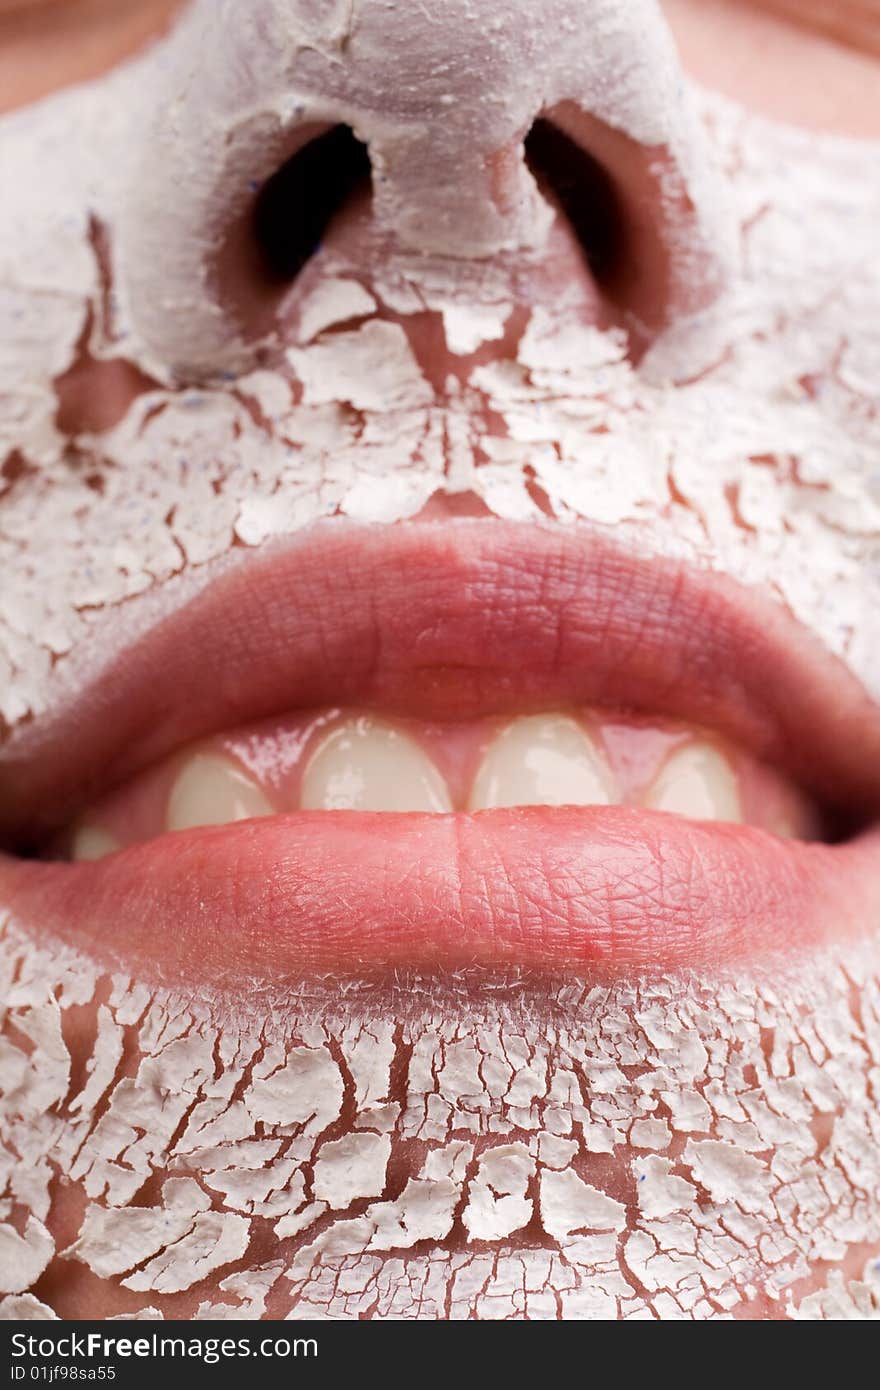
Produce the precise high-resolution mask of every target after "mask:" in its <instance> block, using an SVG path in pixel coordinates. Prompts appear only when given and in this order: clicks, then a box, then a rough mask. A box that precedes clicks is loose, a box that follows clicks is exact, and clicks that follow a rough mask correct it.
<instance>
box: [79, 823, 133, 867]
mask: <svg viewBox="0 0 880 1390" xmlns="http://www.w3.org/2000/svg"><path fill="white" fill-rule="evenodd" d="M120 848H121V846H120V844H119V841H118V840H116V839H114V838H113V836H112V835H111V834H109V833H108V831H106V830H99V829H98V827H97V826H96V825H81V826H80V828H79V830H77V831H76V833H75V834H74V837H73V842H72V844H71V846H70V857H71V859H73V860H77V859H79V860H82V859H103V858H104V856H105V854H114V853H115V852H116V850H118V849H120Z"/></svg>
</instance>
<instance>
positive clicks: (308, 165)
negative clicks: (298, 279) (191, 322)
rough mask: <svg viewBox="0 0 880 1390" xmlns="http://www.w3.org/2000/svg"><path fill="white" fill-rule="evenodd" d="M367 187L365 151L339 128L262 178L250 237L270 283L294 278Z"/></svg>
mask: <svg viewBox="0 0 880 1390" xmlns="http://www.w3.org/2000/svg"><path fill="white" fill-rule="evenodd" d="M370 186H371V170H370V156H369V154H368V152H367V147H366V145H365V144H363V142H362V141H361V140H358V138H357V136H356V135H355V134H354V133H353V131H352V130H351V129H350V128H349V127H348V126H344V125H339V126H334V127H333V128H332V129H331V130H328V131H326V132H325V133H324V134H322V135H318V136H316V137H315V138H314V139H313V140H310V141H309V142H308V143H307V144H306V145H304V146H302V148H301V149H299V150H297V152H296V154H294V155H292V156H291V157H290V159H288V160H287V161H286V163H284V164H283V165H282V166H281V168H280V169H278V171H277V172H276V173H274V174H273V175H272V176H271V178H269V179H267V180H266V182H265V183H264V184H263V186H262V188H261V189H260V191H259V193H258V194H257V198H256V202H255V204H254V208H253V222H252V226H253V234H254V237H255V238H256V242H257V247H258V251H259V255H260V260H261V264H262V268H263V270H264V272H265V274H266V275H267V277H268V278H269V279H270V280H273V281H276V282H284V281H289V280H292V279H294V277H295V276H296V275H298V274H299V272H300V271H301V270H302V268H303V266H304V265H305V264H306V262H307V261H308V260H309V258H310V257H311V256H312V255H314V253H315V251H316V250H317V249H318V247H319V246H320V244H321V242H322V240H323V239H324V236H325V234H326V232H327V229H328V227H329V226H330V223H331V222H332V221H333V219H334V217H335V216H336V214H337V213H338V212H340V211H341V209H342V208H343V206H344V205H345V204H346V203H347V202H349V201H350V200H351V199H352V198H353V197H354V196H355V195H357V194H358V193H361V192H366V191H368V190H369V189H370Z"/></svg>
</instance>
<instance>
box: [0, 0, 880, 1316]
mask: <svg viewBox="0 0 880 1390" xmlns="http://www.w3.org/2000/svg"><path fill="white" fill-rule="evenodd" d="M523 74H526V75H525V76H523ZM429 77H430V80H428V78H429ZM547 112H557V113H558V119H559V121H560V122H561V123H562V124H563V125H564V126H565V128H566V129H567V130H569V131H570V132H572V133H573V135H574V136H577V137H578V138H581V137H583V138H587V135H589V137H590V138H591V139H595V140H598V141H600V142H604V143H603V144H602V148H603V150H607V151H608V157H609V159H612V160H614V159H618V158H620V159H621V160H623V161H624V163H626V161H627V160H630V159H634V158H635V155H634V154H633V153H632V152H633V150H640V151H644V150H647V151H649V157H647V158H644V159H643V165H644V168H643V170H642V173H641V174H640V177H641V178H643V179H644V180H646V181H647V182H646V183H645V184H644V185H642V184H640V185H639V187H640V188H641V187H643V186H645V187H647V186H650V188H651V190H652V197H655V198H656V207H657V209H658V213H657V216H658V218H659V219H660V221H661V223H662V228H663V235H662V239H661V240H662V245H661V241H657V243H656V246H655V243H654V242H653V241H651V236H653V235H654V233H653V232H652V233H651V236H649V237H648V239H647V240H646V242H645V244H644V245H645V255H648V254H649V252H650V254H652V255H653V254H656V255H657V257H659V260H658V262H657V264H658V265H660V266H661V271H658V275H659V278H660V281H661V282H662V293H661V294H658V296H657V297H656V300H652V301H651V302H647V301H646V302H645V303H644V304H641V305H640V306H639V310H638V312H637V311H636V308H635V307H634V306H633V304H632V303H631V302H629V301H626V300H625V299H622V298H621V295H620V294H618V292H617V287H616V286H615V285H614V284H611V283H610V282H609V285H608V286H607V287H604V288H603V287H602V286H601V285H600V286H599V289H598V290H597V289H596V286H595V285H594V284H593V283H592V282H589V283H588V282H587V280H586V278H585V277H583V276H582V275H580V273H579V274H578V275H575V274H572V275H570V276H568V275H567V274H566V276H565V277H564V278H563V280H562V282H561V283H560V280H559V279H558V277H557V278H554V275H555V272H554V270H553V267H554V266H557V267H558V266H559V264H560V263H561V264H563V265H568V262H567V261H566V260H565V256H566V254H567V250H566V245H567V244H566V242H565V236H564V233H563V232H561V231H560V223H559V218H558V216H557V210H556V208H555V204H554V202H553V199H552V198H551V197H550V196H548V194H547V191H546V189H545V188H544V187H543V186H542V181H541V180H540V179H539V178H537V177H536V176H535V175H534V174H533V172H532V171H531V169H530V166H529V164H528V161H527V160H526V159H525V157H524V156H523V153H522V141H523V139H524V137H525V136H526V134H527V132H528V131H529V130H530V129H531V127H532V126H533V123H534V121H535V120H536V119H537V118H540V117H542V115H543V114H544V113H547ZM339 126H344V127H348V128H350V129H351V130H352V131H353V132H354V135H355V136H356V137H357V139H358V140H359V141H360V142H362V143H363V145H365V146H366V148H367V150H368V152H369V160H370V166H371V171H372V204H371V205H370V208H369V209H366V208H365V207H364V206H363V204H359V205H357V206H356V207H355V208H354V209H353V210H352V211H351V213H350V215H347V216H346V217H345V218H343V219H341V220H340V223H339V226H338V227H337V229H336V230H335V231H332V230H331V233H330V234H328V236H327V238H326V239H325V241H324V243H323V244H322V245H321V247H320V248H319V249H318V250H317V251H316V253H315V254H314V256H312V257H311V258H310V259H309V261H308V264H307V265H306V266H305V267H304V269H303V270H302V273H301V274H300V276H299V277H298V278H297V281H296V282H295V284H294V285H293V286H292V287H290V288H289V289H284V290H283V291H282V290H278V289H272V290H271V291H270V290H269V289H267V287H266V284H265V283H264V282H263V281H260V280H258V279H255V278H254V272H253V271H252V268H251V267H250V265H249V262H248V259H247V253H246V248H244V247H243V242H242V240H241V235H242V233H241V229H242V227H243V226H244V225H245V222H246V217H247V214H248V210H249V208H250V207H251V205H252V202H253V199H254V198H255V197H256V196H258V194H259V191H260V189H261V188H263V187H264V186H265V181H266V180H267V179H268V178H270V177H271V175H272V174H273V173H274V171H275V170H276V169H277V168H278V167H279V165H281V164H283V162H284V161H285V160H287V159H289V158H291V157H292V156H293V155H295V153H296V152H297V150H298V149H299V148H301V147H302V145H303V144H304V143H306V142H307V141H308V140H310V139H313V138H317V137H318V136H319V135H320V134H322V133H326V132H327V131H332V130H334V129H336V128H337V127H339ZM877 156H878V148H877V145H876V144H873V143H870V142H859V141H854V140H846V139H842V138H838V137H831V136H816V135H812V134H811V135H807V134H806V133H805V132H801V131H798V130H795V129H792V128H787V127H785V126H782V125H778V124H774V123H772V122H769V121H765V120H762V119H759V118H757V117H755V116H753V115H751V114H748V113H747V112H745V111H744V110H742V109H740V108H739V107H737V106H736V105H735V104H733V103H732V102H730V101H728V100H727V99H723V98H721V97H719V96H717V95H714V94H711V93H708V92H706V91H702V90H699V89H697V88H695V87H694V86H693V85H692V84H690V83H689V82H686V81H685V80H684V79H683V78H682V76H681V74H680V71H679V68H678V65H677V61H676V58H675V55H674V52H673V49H672V46H671V41H670V39H669V36H668V33H667V31H666V29H665V27H664V23H663V20H662V16H661V14H660V12H659V11H658V9H657V8H656V6H654V5H653V4H650V3H647V0H646V3H639V4H633V5H627V6H625V7H624V6H621V5H617V4H612V3H602V2H600V0H591V3H581V4H568V3H564V0H554V3H553V5H552V6H550V8H549V12H548V10H547V7H544V9H543V10H542V13H541V17H540V21H539V19H538V18H537V17H536V13H535V11H534V7H531V6H528V5H525V4H520V3H513V0H508V2H507V3H504V4H497V5H493V6H492V7H491V22H488V23H487V22H486V9H485V7H481V6H478V5H474V4H468V3H465V0H453V2H451V3H449V4H448V5H446V6H444V7H443V15H442V17H441V18H440V20H439V21H438V22H437V23H432V24H429V23H428V18H427V17H426V15H425V14H424V13H423V10H422V7H416V6H411V5H404V4H401V5H399V6H391V7H390V8H389V7H388V6H386V5H379V4H376V3H373V2H372V0H355V3H350V2H348V0H346V3H339V4H336V3H331V4H324V5H319V4H315V3H309V2H308V0H300V2H299V3H286V4H282V3H279V2H277V0H276V3H269V2H268V0H261V3H254V4H251V5H248V6H247V7H243V6H240V5H239V6H236V5H233V4H232V3H211V2H210V0H197V2H196V3H194V4H192V5H190V6H189V7H187V8H186V9H185V10H184V11H183V13H182V15H181V18H180V20H179V21H178V22H177V23H176V24H175V26H174V27H173V28H172V29H171V31H170V33H169V34H168V36H167V37H166V38H165V39H163V40H162V41H160V42H159V43H158V44H156V45H155V46H154V47H152V48H151V49H149V50H148V51H146V52H145V53H144V54H143V55H142V56H140V57H138V58H137V59H136V60H135V61H132V62H130V63H128V64H126V65H124V66H122V67H119V68H118V69H116V70H114V71H112V72H110V73H109V74H107V75H106V76H104V77H101V78H99V79H98V80H95V81H93V82H90V83H88V84H86V85H83V86H79V87H76V88H72V89H70V90H68V91H64V92H61V93H60V94H58V95H55V96H51V97H48V98H46V99H44V100H42V101H40V102H39V103H37V104H35V105H33V106H30V107H26V108H24V109H22V110H20V111H17V112H14V113H11V114H9V115H6V116H3V117H2V118H0V186H2V187H3V188H4V190H8V192H7V193H6V194H5V195H4V209H3V214H2V218H0V322H2V332H0V463H2V474H0V727H2V730H3V733H4V735H5V737H4V741H3V744H2V745H0V766H2V763H3V760H4V759H6V758H10V759H11V758H14V757H16V756H18V755H19V753H20V751H21V750H27V749H28V748H29V747H31V746H33V745H34V744H36V743H38V742H39V740H40V739H41V738H42V737H44V731H45V730H46V729H47V728H51V724H52V720H53V719H54V718H55V717H56V716H57V714H58V712H59V711H60V710H62V709H63V708H64V707H65V705H66V704H67V702H69V701H70V700H71V698H73V696H74V695H75V694H76V692H77V691H78V690H79V689H80V688H81V687H82V684H83V682H85V681H86V680H87V679H92V678H94V677H95V676H96V675H97V674H99V673H100V672H101V671H102V670H104V669H106V668H107V666H108V664H109V663H110V661H111V660H114V659H116V658H117V657H118V655H119V653H120V651H124V650H125V648H126V646H127V644H129V643H131V642H133V641H134V640H135V639H136V638H137V637H138V636H139V635H140V634H142V633H144V632H146V631H147V630H148V629H149V628H150V627H151V626H152V625H153V624H154V623H156V622H157V621H159V620H160V619H161V618H162V617H163V616H164V615H166V614H169V613H172V612H174V611H175V610H176V609H178V608H179V607H180V606H181V605H182V604H184V603H186V602H187V601H189V600H190V599H191V598H192V597H193V596H194V595H195V594H197V593H198V592H199V591H200V590H203V589H204V588H205V587H206V586H208V585H209V584H211V583H212V582H213V581H214V580H215V579H216V578H217V577H218V576H219V575H220V574H222V573H223V572H225V571H228V570H230V569H233V568H235V567H237V566H239V565H241V564H243V563H246V560H247V557H248V556H249V555H250V554H251V553H252V552H253V550H254V549H255V548H260V547H263V548H266V549H270V548H271V547H273V546H282V545H284V544H285V543H287V542H288V541H289V539H290V538H291V537H292V536H293V535H294V534H295V533H299V532H303V531H304V530H305V529H306V528H308V527H309V526H310V525H311V524H312V523H315V522H317V521H319V520H323V521H327V524H330V525H339V526H343V525H345V524H346V521H350V522H358V523H362V524H366V525H376V526H386V525H391V524H393V523H401V522H404V523H406V522H411V521H412V519H413V518H415V517H417V516H419V515H420V514H421V513H422V512H423V511H425V510H426V509H427V508H429V506H430V507H437V506H440V507H448V508H454V507H455V506H456V505H457V503H461V504H462V505H466V509H467V510H468V512H469V513H470V514H477V515H481V514H489V515H492V516H496V517H501V518H506V519H510V520H515V521H526V522H532V523H533V524H534V526H535V527H536V528H537V527H542V528H546V527H557V526H565V527H571V526H576V525H588V526H590V527H592V528H594V529H596V530H597V531H599V532H601V533H607V534H609V535H613V537H614V539H615V541H616V542H619V543H622V544H624V545H626V546H628V547H630V548H631V549H633V550H636V551H638V552H640V553H641V554H644V555H649V556H655V555H656V556H665V557H672V558H677V559H683V560H686V561H688V562H690V563H691V564H693V565H696V566H698V567H703V568H706V569H711V570H714V571H717V572H719V573H723V574H727V575H730V576H732V577H733V578H735V579H737V580H740V581H741V582H743V583H745V584H746V585H750V586H757V587H760V588H761V589H763V590H767V591H769V592H770V593H772V594H773V595H774V596H776V597H777V598H778V599H779V600H780V601H781V602H782V603H783V604H784V605H785V606H786V607H787V608H788V609H789V610H790V611H791V612H792V613H793V614H794V615H795V616H796V617H797V619H799V621H800V622H801V623H802V624H803V625H804V626H805V627H806V628H807V629H808V630H809V631H810V633H811V634H812V635H813V636H814V637H815V638H816V639H818V640H819V641H820V642H821V643H822V644H823V645H824V646H825V647H826V648H827V649H828V650H829V651H830V652H831V653H833V654H834V655H835V656H836V657H838V658H839V659H840V660H841V662H842V663H843V664H844V665H845V666H846V667H847V668H848V670H849V671H850V673H852V674H853V675H855V676H856V677H857V678H858V679H859V680H860V681H861V682H863V684H864V685H865V687H866V688H867V689H868V690H869V692H870V693H871V694H872V695H873V696H874V697H880V668H878V665H877V652H878V649H880V648H878V635H880V634H878V617H877V615H878V613H880V603H878V598H880V595H878V583H877V558H878V533H880V511H878V472H877V460H878V457H880V428H878V419H880V414H878V410H877V385H876V383H877V381H878V377H880V328H878V325H880V256H878V251H877V234H876V229H877V225H878V220H880V180H878V179H877V178H876V176H875V175H876V167H877ZM640 158H641V156H640ZM627 167H629V165H627ZM34 169H39V170H40V177H39V178H35V177H34V174H33V171H34ZM450 189H452V190H454V196H453V195H452V193H450V191H449V190H450ZM652 247H653V248H654V249H653V250H651V248H652ZM657 247H660V249H659V250H657V249H656V248H657ZM661 272H662V273H661ZM526 291H527V292H526ZM621 294H622V292H621ZM425 315H429V316H431V318H432V321H433V322H435V323H439V324H441V325H442V333H443V339H442V341H443V353H442V356H441V359H440V360H441V362H442V370H437V360H438V359H437V357H436V355H432V354H430V353H426V352H425V351H423V350H422V348H421V346H420V338H419V333H420V325H421V324H422V323H423V322H424V316H425ZM279 324H280V325H281V327H280V328H279V327H278V325H279ZM719 422H721V423H722V424H723V427H719ZM327 519H332V520H329V521H328V520H327ZM412 524H418V522H414V521H413V522H412ZM0 922H2V924H3V935H2V942H0V973H2V976H3V980H4V991H3V992H4V997H5V1001H6V1012H5V1016H4V1025H3V1033H2V1037H0V1083H2V1088H0V1089H2V1102H0V1105H2V1145H3V1148H2V1151H0V1183H2V1184H3V1192H2V1197H0V1202H2V1212H0V1270H2V1280H0V1285H2V1286H0V1293H2V1295H3V1296H4V1298H3V1302H2V1304H0V1309H2V1312H3V1314H4V1315H5V1316H7V1317H33V1318H52V1317H55V1316H61V1317H69V1316H83V1315H89V1314H91V1315H95V1313H96V1312H97V1314H98V1315H99V1316H115V1315H129V1316H131V1315H132V1314H134V1315H136V1316H139V1317H143V1318H161V1317H164V1316H183V1317H200V1318H202V1317H204V1318H217V1317H219V1318H222V1317H224V1316H228V1317H237V1316H246V1317H253V1318H258V1317H263V1316H268V1317H284V1316H286V1315H287V1314H292V1315H293V1316H298V1317H304V1316H305V1317H326V1316H328V1315H331V1316H341V1317H358V1316H362V1315H369V1316H380V1317H427V1318H436V1317H467V1316H478V1317H482V1318H495V1317H522V1316H529V1317H542V1318H544V1317H582V1318H606V1317H626V1316H633V1317H646V1316H664V1317H681V1316H685V1317H700V1318H702V1317H719V1316H721V1317H725V1316H731V1315H734V1314H735V1315H737V1316H747V1317H763V1316H772V1317H776V1316H794V1317H822V1316H829V1315H831V1316H839V1315H843V1316H854V1317H867V1316H871V1315H872V1314H873V1315H876V1310H877V1303H878V1294H877V1288H878V1276H877V1263H876V1261H877V1258H878V1252H880V1128H878V1127H880V1121H878V1113H877V1105H876V1086H877V1074H878V1068H880V972H878V959H880V948H878V946H877V944H876V936H875V938H874V941H873V944H872V943H871V941H870V939H869V938H867V939H866V943H863V944H860V945H853V944H850V945H849V946H848V947H847V948H846V950H844V949H843V948H841V949H839V950H838V949H835V948H834V947H833V946H828V947H823V948H822V949H821V950H818V949H817V950H815V951H813V952H810V953H802V954H801V955H800V956H799V957H798V958H797V959H792V960H790V961H787V962H785V963H777V964H776V965H774V966H773V968H770V967H769V966H766V965H762V966H761V967H760V968H758V967H756V968H754V969H748V968H746V967H741V968H738V969H736V970H732V969H727V968H725V970H723V971H722V970H718V971H717V972H710V971H706V970H701V971H700V972H696V971H690V972H688V971H681V972H676V973H675V974H674V975H669V976H662V975H651V976H645V977H644V978H642V977H639V978H637V979H631V980H616V981H614V982H612V983H611V984H610V985H609V984H607V983H603V984H601V985H599V984H597V983H595V982H594V981H592V980H588V979H584V980H570V979H566V980H556V979H554V980H553V981H541V982H538V981H535V980H532V979H530V978H519V977H517V976H516V974H515V972H514V973H508V974H506V975H505V976H504V978H498V979H490V978H489V977H487V976H484V975H483V974H481V973H478V972H474V973H472V974H469V973H462V974H461V976H455V977H453V978H445V979H443V980H442V981H441V980H436V979H431V978H427V977H413V978H410V979H402V980H400V981H398V982H396V983H394V984H393V985H392V984H387V985H381V986H380V985H374V984H371V985H367V984H365V983H363V982H359V981H346V982H344V984H337V983H335V982H334V981H332V980H323V979H318V980H314V981H310V982H306V983H300V984H298V985H297V987H296V988H295V989H293V990H288V989H285V990H281V989H274V988H273V987H272V985H271V984H270V983H266V982H265V981H263V982H260V983H258V984H257V983H252V982H244V983H243V984H241V985H240V987H238V986H237V987H236V988H229V989H227V990H223V989H220V988H218V989H217V990H216V992H215V993H210V994H208V992H206V991H204V990H195V989H193V988H192V987H191V986H189V987H187V988H185V989H184V988H182V987H180V986H179V985H178V984H176V983H175V982H173V981H171V982H169V981H163V980H162V979H161V978H160V975H161V972H160V971H159V970H157V971H156V972H155V977H152V978H144V979H140V978H139V979H133V978H131V977H130V976H129V974H128V973H127V972H126V971H125V970H124V969H123V968H122V967H121V966H118V965H116V964H114V966H113V968H112V969H111V968H109V967H108V966H107V965H106V963H104V962H101V961H96V960H92V959H89V958H88V957H87V955H86V954H85V953H84V952H83V951H81V950H78V949H77V947H76V943H70V942H65V943H64V944H61V943H60V942H56V941H53V940H49V939H47V937H46V936H45V934H44V933H43V932H42V931H41V926H40V923H38V922H30V921H22V920H19V919H18V918H17V917H16V915H15V914H14V913H12V912H11V911H10V910H9V909H8V908H7V907H6V906H4V904H3V902H2V901H0ZM128 925H129V924H127V923H126V922H125V921H120V922H119V939H120V942H122V943H124V940H125V936H126V930H127V926H128ZM872 926H873V927H874V928H876V924H871V923H867V924H866V927H869V928H870V927H872ZM121 950H122V951H123V954H124V947H121ZM83 1309H85V1310H86V1313H85V1314H84V1313H83V1311H82V1310H83Z"/></svg>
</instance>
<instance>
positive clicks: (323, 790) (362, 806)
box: [300, 715, 452, 811]
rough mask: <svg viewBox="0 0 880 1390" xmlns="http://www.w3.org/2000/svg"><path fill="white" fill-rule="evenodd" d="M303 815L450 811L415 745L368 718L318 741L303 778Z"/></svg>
mask: <svg viewBox="0 0 880 1390" xmlns="http://www.w3.org/2000/svg"><path fill="white" fill-rule="evenodd" d="M300 805H301V806H302V808H303V810H305V811H451V810H452V802H451V801H450V798H449V789H448V787H447V786H446V782H445V781H444V779H443V777H442V776H441V775H440V772H439V771H438V769H437V768H436V767H435V765H434V763H433V762H432V761H431V759H430V758H429V757H428V756H427V754H426V753H424V752H423V751H422V749H421V748H420V747H419V745H418V744H417V743H415V742H414V741H413V740H412V739H411V738H409V737H407V735H406V734H404V733H401V732H400V731H399V730H398V729H393V728H391V727H390V726H389V725H388V724H382V723H380V722H379V721H378V720H375V719H371V718H369V717H368V716H366V715H364V716H360V717H358V718H355V719H348V720H346V722H345V723H344V724H340V725H339V727H338V728H336V729H334V730H333V731H332V733H330V734H328V735H327V737H326V738H325V739H323V740H322V742H321V743H320V745H319V746H318V748H317V749H316V751H315V753H314V754H313V756H312V758H311V759H310V761H309V764H308V766H307V768H306V770H305V772H304V774H303V779H302V787H301V790H300Z"/></svg>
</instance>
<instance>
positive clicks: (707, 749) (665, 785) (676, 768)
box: [644, 742, 742, 821]
mask: <svg viewBox="0 0 880 1390" xmlns="http://www.w3.org/2000/svg"><path fill="white" fill-rule="evenodd" d="M644 804H645V805H646V806H650V807H651V808H652V809H653V810H655V811H674V812H675V813H676V815H679V816H688V817H690V819H691V820H729V821H739V820H742V808H741V806H740V799H739V789H738V786H737V779H736V775H735V773H734V771H733V768H732V767H731V766H730V764H729V762H728V761H727V759H726V758H725V757H724V756H723V755H722V754H721V753H719V752H718V749H717V748H713V747H712V745H711V744H710V743H697V742H694V743H688V744H686V745H685V747H684V748H679V749H677V750H676V751H675V752H674V753H673V754H671V756H670V757H669V758H668V759H667V760H666V762H665V763H664V765H663V767H662V768H661V769H660V772H659V773H658V775H657V777H656V778H655V779H654V784H653V786H652V787H651V788H650V790H649V791H648V793H647V795H646V796H645V800H644Z"/></svg>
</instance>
